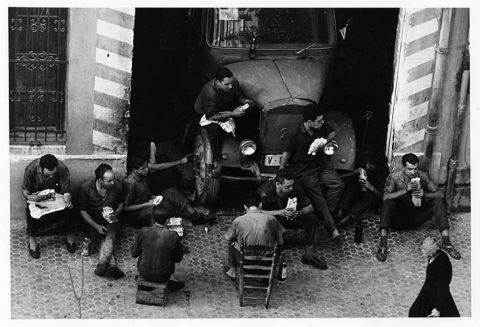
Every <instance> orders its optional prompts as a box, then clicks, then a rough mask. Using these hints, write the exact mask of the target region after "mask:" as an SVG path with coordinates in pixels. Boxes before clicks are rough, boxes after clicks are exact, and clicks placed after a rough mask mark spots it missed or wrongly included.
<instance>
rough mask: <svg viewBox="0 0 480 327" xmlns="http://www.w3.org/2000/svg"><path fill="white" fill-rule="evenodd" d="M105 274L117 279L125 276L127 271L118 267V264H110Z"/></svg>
mask: <svg viewBox="0 0 480 327" xmlns="http://www.w3.org/2000/svg"><path fill="white" fill-rule="evenodd" d="M105 276H110V277H112V278H113V279H115V280H117V279H120V278H123V277H125V273H124V272H123V271H122V270H120V268H118V267H117V266H113V267H112V266H110V267H108V268H107V271H106V272H105Z"/></svg>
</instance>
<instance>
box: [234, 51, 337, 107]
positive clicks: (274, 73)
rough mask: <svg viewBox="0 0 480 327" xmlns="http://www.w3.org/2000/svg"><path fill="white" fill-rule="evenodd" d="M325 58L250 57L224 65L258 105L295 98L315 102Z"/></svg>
mask: <svg viewBox="0 0 480 327" xmlns="http://www.w3.org/2000/svg"><path fill="white" fill-rule="evenodd" d="M328 61H329V60H328V58H315V59H275V60H250V61H242V62H237V63H233V64H229V65H227V67H228V68H229V69H230V70H231V71H232V72H233V74H234V76H235V78H236V79H237V80H238V81H239V83H240V86H241V87H242V90H243V92H244V93H245V96H247V97H249V98H251V99H252V100H253V101H255V103H256V104H257V106H258V107H260V108H263V107H264V106H265V105H267V104H268V103H270V102H273V101H276V100H279V99H286V98H298V99H307V100H310V101H314V102H316V103H318V101H319V100H320V97H321V95H322V91H323V88H324V86H325V78H326V74H327V67H328V64H329V62H328Z"/></svg>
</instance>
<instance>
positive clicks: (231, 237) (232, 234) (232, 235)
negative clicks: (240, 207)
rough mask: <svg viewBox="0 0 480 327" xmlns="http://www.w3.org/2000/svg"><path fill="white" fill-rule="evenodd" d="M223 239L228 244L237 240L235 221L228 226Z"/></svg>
mask: <svg viewBox="0 0 480 327" xmlns="http://www.w3.org/2000/svg"><path fill="white" fill-rule="evenodd" d="M225 239H226V240H227V241H229V242H233V241H236V240H237V220H234V221H233V223H232V224H231V225H230V228H229V229H228V231H227V232H226V233H225Z"/></svg>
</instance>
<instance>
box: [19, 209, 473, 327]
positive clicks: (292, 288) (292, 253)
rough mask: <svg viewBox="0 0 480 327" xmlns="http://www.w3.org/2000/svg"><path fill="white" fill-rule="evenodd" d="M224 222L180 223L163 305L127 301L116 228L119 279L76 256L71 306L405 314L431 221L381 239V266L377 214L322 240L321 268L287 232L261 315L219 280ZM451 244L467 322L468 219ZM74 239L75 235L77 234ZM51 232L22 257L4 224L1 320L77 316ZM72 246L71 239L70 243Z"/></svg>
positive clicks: (148, 314)
mask: <svg viewBox="0 0 480 327" xmlns="http://www.w3.org/2000/svg"><path fill="white" fill-rule="evenodd" d="M232 219H233V215H232V213H231V212H230V213H229V214H228V215H224V216H219V218H218V220H219V224H217V225H215V226H213V227H212V228H211V229H210V231H209V232H208V233H206V232H205V229H204V227H203V226H191V225H189V226H187V230H186V236H185V238H184V244H185V245H186V246H187V247H188V248H189V250H190V253H189V254H187V255H186V256H185V258H184V260H183V262H182V264H181V265H180V266H179V267H177V273H176V277H177V278H178V279H184V280H185V281H186V287H185V289H184V290H182V291H179V292H177V293H171V294H170V295H169V298H168V302H167V305H166V307H165V308H161V307H154V306H146V305H139V304H135V296H136V284H135V280H134V277H135V275H136V261H135V260H134V259H132V257H131V255H130V247H131V246H132V244H133V240H134V235H135V232H136V231H135V230H134V229H132V228H124V229H123V231H122V232H121V236H120V241H119V246H118V248H117V251H116V255H117V258H118V264H119V266H120V268H121V269H122V270H124V271H125V273H126V277H125V278H122V279H120V280H118V281H114V280H111V279H107V278H100V277H98V276H96V275H95V274H94V273H93V270H94V268H95V264H96V261H97V259H98V257H97V255H93V256H90V257H86V258H84V268H85V284H84V285H85V286H84V292H83V296H82V300H81V315H82V318H112V319H113V318H243V317H245V318H246V317H248V318H261V317H283V318H287V317H288V318H297V317H304V318H307V317H308V318H321V317H329V318H334V317H405V316H406V315H407V314H408V309H409V306H410V305H411V303H413V301H414V299H415V297H416V295H417V294H418V292H419V290H420V288H421V287H422V284H423V281H424V278H425V269H426V262H425V260H424V259H423V258H422V257H421V253H420V247H419V245H420V243H421V241H422V240H423V238H424V237H425V236H427V235H429V234H434V235H437V234H438V232H437V231H436V230H435V228H434V226H433V224H432V223H431V222H427V223H426V224H425V225H424V226H422V227H421V228H420V229H417V230H414V231H405V232H404V231H402V232H393V233H391V234H390V236H391V237H390V243H389V256H388V259H387V261H386V262H382V263H381V262H379V261H377V259H376V258H375V256H374V255H375V251H376V245H377V242H378V232H377V230H376V223H377V222H378V221H377V220H378V216H373V217H371V218H369V219H368V220H367V221H366V223H365V230H364V242H363V243H362V244H355V243H354V242H353V233H354V227H349V228H347V229H346V230H345V231H344V232H343V233H344V235H345V237H346V240H347V242H346V243H345V244H344V245H343V246H341V247H336V246H335V245H334V244H333V242H332V240H331V239H330V238H329V237H327V235H326V233H325V235H324V236H325V238H324V242H323V244H321V246H320V247H319V249H318V254H319V255H320V256H324V257H325V258H326V259H327V261H328V270H324V271H321V270H316V269H314V268H311V267H309V266H305V265H302V263H301V262H300V256H301V255H302V252H303V246H302V245H301V239H302V235H303V234H302V232H298V231H297V232H295V231H293V232H292V231H290V232H288V233H287V241H288V242H289V243H290V244H292V245H293V246H292V247H291V248H289V249H287V250H285V253H286V259H287V262H288V278H287V280H286V281H284V282H277V283H276V285H275V287H274V289H273V293H272V299H271V303H270V308H269V309H268V310H265V309H264V307H263V305H262V303H251V304H248V303H247V306H245V307H239V304H238V295H237V291H236V289H235V287H234V285H233V283H232V282H230V281H229V280H227V279H226V278H225V277H224V276H223V274H222V267H223V266H224V264H225V262H226V250H225V242H224V241H223V234H224V233H225V231H226V230H227V228H228V226H229V225H230V222H231V221H232ZM450 222H451V235H452V236H451V238H452V241H453V243H454V244H455V245H456V246H457V248H458V250H459V251H460V252H461V253H462V255H463V258H462V259H461V260H459V261H457V260H453V259H452V260H451V262H452V265H453V280H452V283H451V284H450V288H451V292H452V294H453V298H454V299H455V301H456V303H457V306H458V309H459V311H460V314H461V315H462V316H463V317H466V316H470V315H471V304H470V294H471V287H470V284H471V283H470V279H471V276H470V271H471V270H470V263H471V257H470V213H459V214H455V215H453V216H451V219H450ZM78 237H79V238H80V236H79V235H78ZM64 242H65V241H64V238H63V237H61V236H58V235H53V236H46V237H42V238H39V244H40V247H41V257H40V259H38V260H35V259H33V258H31V257H30V256H29V255H28V251H27V238H26V236H25V229H24V222H23V221H22V220H18V219H15V220H12V223H11V250H10V251H11V289H12V291H11V316H12V318H79V314H80V309H79V306H78V302H77V300H76V299H75V297H74V294H73V291H72V286H71V282H70V277H69V272H68V268H67V267H70V269H71V271H72V275H73V282H74V284H75V287H76V289H77V290H78V291H79V290H80V285H81V270H82V259H81V255H80V250H77V252H76V253H74V254H70V253H68V252H67V250H66V248H65V245H64ZM77 243H79V242H77Z"/></svg>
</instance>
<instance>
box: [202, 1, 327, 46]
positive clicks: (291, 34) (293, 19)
mask: <svg viewBox="0 0 480 327" xmlns="http://www.w3.org/2000/svg"><path fill="white" fill-rule="evenodd" d="M208 31H210V33H209V34H210V37H209V43H210V44H211V45H212V46H215V47H226V48H245V47H247V46H249V45H250V44H251V43H252V42H255V43H256V45H257V47H258V48H264V49H265V48H267V49H296V50H300V49H302V48H304V47H305V46H309V45H312V47H313V48H320V47H324V46H326V45H329V44H332V43H334V42H335V30H334V20H333V13H332V10H331V9H322V8H215V9H213V10H210V14H209V29H208Z"/></svg>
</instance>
